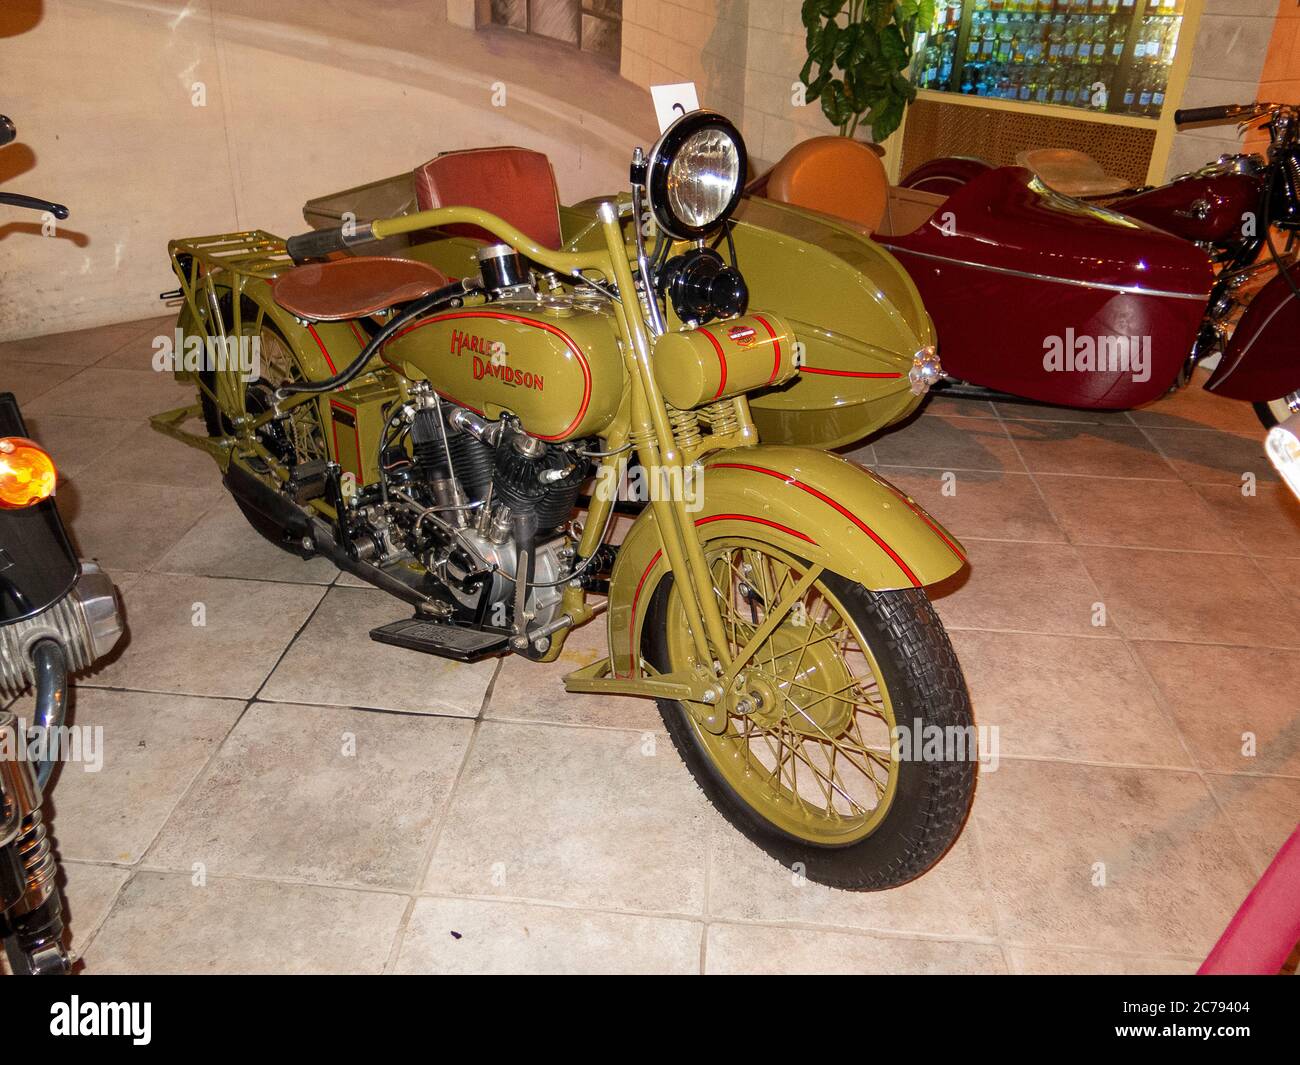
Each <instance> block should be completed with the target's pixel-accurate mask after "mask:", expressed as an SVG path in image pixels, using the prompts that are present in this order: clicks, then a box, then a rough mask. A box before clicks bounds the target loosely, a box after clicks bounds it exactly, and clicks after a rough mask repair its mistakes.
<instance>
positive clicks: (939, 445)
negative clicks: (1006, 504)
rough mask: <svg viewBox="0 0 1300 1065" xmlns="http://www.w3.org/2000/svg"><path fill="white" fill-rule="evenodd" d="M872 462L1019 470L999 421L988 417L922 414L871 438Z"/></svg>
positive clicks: (971, 468)
mask: <svg viewBox="0 0 1300 1065" xmlns="http://www.w3.org/2000/svg"><path fill="white" fill-rule="evenodd" d="M872 445H873V446H874V448H875V456H876V462H877V463H879V464H880V465H884V466H919V467H925V468H927V469H938V470H991V471H994V472H1000V471H1008V472H1011V473H1023V472H1024V469H1025V468H1024V464H1023V463H1022V462H1021V461H1020V458H1019V456H1017V455H1016V450H1015V447H1014V446H1013V445H1012V443H1011V440H1010V438H1009V437H1008V436H1007V432H1006V430H1005V429H1004V428H1003V427H1002V425H1001V423H999V422H996V421H994V420H992V419H989V418H954V417H942V416H939V415H935V416H933V417H931V416H929V415H926V416H924V417H921V418H917V419H915V420H914V421H910V422H908V423H907V424H906V425H903V426H901V427H899V428H896V429H890V430H888V431H886V432H885V433H884V434H883V435H881V436H878V437H876V438H875V439H874V440H873V441H872Z"/></svg>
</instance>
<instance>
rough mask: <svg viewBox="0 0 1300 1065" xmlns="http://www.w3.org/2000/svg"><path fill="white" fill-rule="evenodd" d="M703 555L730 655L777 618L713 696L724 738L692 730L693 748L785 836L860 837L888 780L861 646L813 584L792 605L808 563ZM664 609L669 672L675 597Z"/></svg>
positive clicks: (885, 715) (883, 720)
mask: <svg viewBox="0 0 1300 1065" xmlns="http://www.w3.org/2000/svg"><path fill="white" fill-rule="evenodd" d="M708 557H709V565H710V570H711V572H712V575H713V592H714V595H715V597H716V598H717V600H718V606H719V609H720V610H721V613H722V618H723V626H724V629H725V630H726V633H727V637H728V642H729V644H730V647H729V650H730V652H731V655H732V657H733V658H738V657H739V656H740V655H741V653H742V652H743V651H744V650H745V648H746V647H747V645H749V644H750V643H752V638H753V636H754V633H755V632H756V631H757V630H758V629H759V627H760V626H762V625H764V623H765V622H768V621H769V613H770V612H775V611H777V610H778V609H780V616H779V617H776V618H774V619H772V620H774V621H775V628H772V630H771V632H770V633H769V634H768V635H767V637H766V638H765V639H763V640H762V641H761V642H760V643H759V645H758V646H757V647H756V648H754V650H753V651H752V653H751V654H750V655H749V656H748V658H747V659H746V661H745V662H744V663H743V665H742V670H741V676H740V677H739V678H738V682H737V684H736V685H734V686H733V689H732V690H731V691H729V692H727V693H726V695H725V696H724V708H725V709H726V712H727V727H726V731H725V732H723V733H722V734H721V735H718V734H715V733H713V732H710V731H708V730H705V729H703V728H700V727H698V726H696V735H697V737H698V739H699V742H700V743H701V744H702V745H703V746H704V748H705V749H706V750H707V751H708V752H709V755H710V757H711V758H712V759H713V761H714V762H715V763H716V765H717V766H718V769H719V770H720V771H721V772H722V774H723V775H724V776H725V777H726V779H727V781H728V783H729V784H731V786H732V787H733V788H734V789H735V790H736V791H737V792H738V793H739V794H740V795H741V796H742V797H743V798H744V799H745V801H746V802H748V803H749V804H750V805H751V806H753V807H754V808H755V810H757V811H759V812H760V813H761V814H762V815H763V816H764V817H765V818H767V819H768V820H770V821H771V822H772V823H773V824H775V825H777V826H779V827H780V828H782V829H783V830H784V831H786V832H789V833H790V834H792V835H794V836H798V837H799V838H801V839H806V840H809V841H813V842H817V843H823V844H843V843H848V842H852V841H854V840H857V839H861V838H863V837H864V836H866V835H868V834H870V833H871V832H872V831H873V830H874V828H875V827H876V826H877V825H878V824H879V823H880V821H881V819H882V818H883V817H884V816H885V813H886V812H887V811H888V809H889V804H890V801H891V800H892V798H893V795H894V783H895V781H896V779H897V774H896V765H895V761H894V758H893V756H892V755H891V753H890V736H891V730H892V728H893V725H894V711H893V707H892V705H891V703H890V699H889V692H888V690H887V688H886V686H885V685H884V683H883V681H882V680H881V676H880V672H879V669H878V667H877V666H876V663H875V659H874V657H873V656H872V653H871V650H870V647H869V646H868V644H867V641H866V639H865V638H864V636H863V634H862V632H861V631H860V630H859V629H858V627H857V626H856V624H855V622H854V620H853V618H852V617H851V615H850V614H849V612H848V611H846V610H845V608H844V607H843V606H842V605H841V604H840V603H839V601H838V600H837V599H836V597H835V595H834V594H833V593H832V592H831V591H830V589H829V588H827V587H826V585H825V584H822V583H820V582H818V581H816V580H814V581H812V583H811V584H809V585H808V587H807V588H806V589H805V590H804V591H803V592H802V593H801V594H798V595H796V596H794V597H793V601H791V599H792V593H794V592H796V591H797V587H796V586H797V585H798V584H799V582H800V579H801V578H805V577H807V576H808V575H809V571H810V568H811V567H809V565H808V564H807V563H804V562H800V561H797V560H795V559H794V558H792V557H791V556H789V555H785V554H783V553H780V552H778V551H777V550H776V549H774V548H773V547H771V546H768V545H763V544H759V543H755V542H750V541H745V540H725V541H719V542H715V543H713V544H711V545H710V553H709V556H708ZM781 608H784V609H781ZM669 611H670V623H669V626H668V633H669V635H668V647H669V655H670V657H671V661H672V665H673V668H674V669H677V668H683V667H685V668H693V667H694V666H695V664H696V663H695V652H694V647H693V644H692V643H691V640H690V637H689V635H688V630H687V628H686V618H685V614H684V612H683V611H682V608H681V604H680V602H679V600H678V599H677V597H676V596H675V595H674V596H672V597H671V599H670V603H669Z"/></svg>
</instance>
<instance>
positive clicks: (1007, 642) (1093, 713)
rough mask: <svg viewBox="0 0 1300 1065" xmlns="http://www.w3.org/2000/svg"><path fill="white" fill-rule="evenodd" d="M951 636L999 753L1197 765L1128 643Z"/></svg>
mask: <svg viewBox="0 0 1300 1065" xmlns="http://www.w3.org/2000/svg"><path fill="white" fill-rule="evenodd" d="M952 642H953V646H954V647H956V649H957V657H958V659H959V660H960V661H961V664H962V669H963V671H964V672H965V674H966V684H967V686H968V687H969V688H970V693H971V701H972V702H973V704H974V707H975V720H976V722H977V723H978V724H979V725H980V726H982V727H986V728H990V729H992V728H996V729H997V743H998V753H999V755H1000V756H1001V757H1030V758H1064V759H1069V760H1074V761H1085V762H1113V763H1116V764H1122V765H1162V766H1179V767H1188V768H1190V766H1191V762H1190V759H1189V758H1188V756H1187V752H1186V751H1185V750H1184V748H1183V745H1182V742H1181V741H1180V740H1179V737H1178V734H1177V733H1176V732H1175V731H1174V729H1173V727H1172V726H1171V725H1170V723H1169V720H1168V718H1167V717H1166V716H1165V713H1164V711H1163V710H1162V709H1161V708H1160V706H1159V704H1158V703H1157V702H1156V698H1155V695H1154V693H1153V692H1152V690H1151V685H1150V683H1149V682H1148V680H1147V678H1146V676H1145V675H1144V674H1143V672H1142V668H1141V666H1140V665H1139V664H1138V663H1137V662H1136V661H1134V659H1133V655H1132V654H1131V653H1130V651H1129V649H1128V647H1127V646H1126V645H1125V644H1124V642H1123V641H1121V640H1097V639H1089V638H1086V637H1078V636H1036V635H1027V634H1023V633H1012V632H979V631H976V630H958V631H954V632H953V633H952ZM981 772H982V773H988V772H989V768H988V767H987V766H986V767H982V769H981Z"/></svg>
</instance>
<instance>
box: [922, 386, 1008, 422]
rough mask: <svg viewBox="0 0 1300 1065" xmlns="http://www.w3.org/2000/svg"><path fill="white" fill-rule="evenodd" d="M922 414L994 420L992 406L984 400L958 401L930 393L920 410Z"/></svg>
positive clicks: (951, 397)
mask: <svg viewBox="0 0 1300 1065" xmlns="http://www.w3.org/2000/svg"><path fill="white" fill-rule="evenodd" d="M921 412H922V414H928V415H938V416H941V417H958V418H996V417H997V413H996V412H995V411H994V410H993V404H992V403H990V402H989V401H988V400H986V399H958V398H957V397H956V396H945V395H941V394H939V393H937V392H931V393H930V395H929V397H928V398H927V399H926V401H925V405H924V406H923V407H922V408H921Z"/></svg>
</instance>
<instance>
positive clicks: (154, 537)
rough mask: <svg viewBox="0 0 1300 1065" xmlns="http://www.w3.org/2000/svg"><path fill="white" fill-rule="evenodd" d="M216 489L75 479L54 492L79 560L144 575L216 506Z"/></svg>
mask: <svg viewBox="0 0 1300 1065" xmlns="http://www.w3.org/2000/svg"><path fill="white" fill-rule="evenodd" d="M223 491H224V490H223V489H222V488H221V486H220V484H219V483H218V484H214V485H212V486H211V487H204V488H164V487H162V486H160V485H151V484H127V483H116V484H108V483H106V482H103V481H99V480H96V479H95V478H93V477H74V478H71V479H70V480H67V481H64V482H63V483H62V484H61V485H60V486H59V491H58V495H57V497H56V499H57V502H58V506H59V513H60V514H61V515H62V516H63V521H64V523H65V524H66V525H67V527H68V532H69V533H70V534H71V536H72V541H73V543H74V544H75V545H76V547H77V552H78V554H80V555H81V557H82V558H93V559H97V560H98V561H99V562H101V563H102V564H103V565H104V566H105V567H107V568H109V569H127V570H136V571H144V570H147V569H149V567H150V566H152V565H153V564H154V562H156V561H157V560H158V559H159V558H160V557H161V556H162V555H163V553H164V552H166V551H167V550H169V549H170V548H171V547H172V546H173V545H174V544H176V543H177V542H178V541H179V540H180V538H181V537H182V536H184V535H185V533H186V532H188V531H189V529H190V527H191V526H192V525H194V523H195V522H197V521H198V520H199V518H201V517H202V516H203V515H204V514H205V513H207V511H208V510H210V509H211V508H212V506H213V505H214V504H216V503H217V502H218V500H219V499H220V497H221V495H222V494H223Z"/></svg>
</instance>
